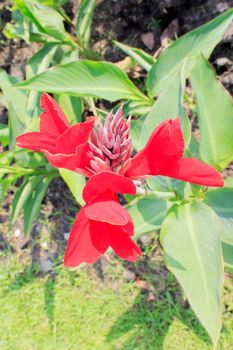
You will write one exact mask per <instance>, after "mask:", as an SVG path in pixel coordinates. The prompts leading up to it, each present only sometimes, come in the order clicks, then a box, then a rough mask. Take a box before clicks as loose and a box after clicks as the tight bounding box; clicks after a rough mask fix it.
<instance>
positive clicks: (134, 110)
mask: <svg viewBox="0 0 233 350" xmlns="http://www.w3.org/2000/svg"><path fill="white" fill-rule="evenodd" d="M152 104H153V100H151V104H149V101H148V104H145V103H143V101H127V102H126V103H125V104H124V106H123V111H124V113H125V115H126V116H127V115H133V116H136V115H138V116H140V117H141V116H142V115H144V114H147V113H149V112H150V110H151V106H152ZM140 119H141V118H140Z"/></svg>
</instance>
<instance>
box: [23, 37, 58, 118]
mask: <svg viewBox="0 0 233 350" xmlns="http://www.w3.org/2000/svg"><path fill="white" fill-rule="evenodd" d="M56 51H57V45H56V44H53V43H51V44H45V45H44V47H43V48H42V49H41V50H39V51H38V52H37V53H36V54H35V55H33V56H32V57H31V58H30V60H29V61H28V62H27V65H26V77H27V79H29V78H32V77H33V76H34V75H37V74H40V73H42V72H44V71H45V70H46V69H47V68H49V66H50V65H51V63H52V60H53V57H54V55H55V53H56ZM39 97H40V96H39V94H38V92H36V91H29V93H28V98H27V111H28V113H29V114H30V115H31V116H33V117H36V116H39V111H40V108H39Z"/></svg>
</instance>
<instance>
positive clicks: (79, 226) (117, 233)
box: [64, 171, 141, 267]
mask: <svg viewBox="0 0 233 350" xmlns="http://www.w3.org/2000/svg"><path fill="white" fill-rule="evenodd" d="M116 192H118V193H128V194H135V193H136V187H135V185H134V183H133V182H132V181H131V180H130V179H128V178H126V177H123V176H121V175H118V174H114V173H112V172H107V171H104V172H101V173H98V174H96V175H94V176H92V177H91V179H90V180H89V181H88V182H87V184H86V186H85V188H84V191H83V198H84V200H85V202H86V205H84V207H82V208H81V210H80V211H79V213H78V215H77V217H76V220H75V223H74V225H73V228H72V231H71V233H70V237H69V241H68V245H67V249H66V253H65V258H64V264H65V265H66V266H69V267H73V266H77V265H79V264H80V263H82V262H86V263H93V262H95V261H96V260H97V259H99V258H100V256H101V255H102V254H104V253H105V252H106V250H107V249H108V247H111V248H112V249H113V250H114V252H115V253H116V254H117V255H118V256H119V257H121V258H123V259H126V260H129V261H135V260H137V258H138V257H139V256H140V255H141V251H140V249H139V248H138V246H137V245H136V244H135V243H134V242H133V240H132V239H131V236H132V235H133V233H134V224H133V221H132V219H131V217H130V215H129V213H128V212H127V211H126V210H125V209H124V208H123V207H121V205H120V204H119V201H118V199H117V196H116Z"/></svg>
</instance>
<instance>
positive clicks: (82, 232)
mask: <svg viewBox="0 0 233 350" xmlns="http://www.w3.org/2000/svg"><path fill="white" fill-rule="evenodd" d="M89 229H90V224H89V220H88V219H87V218H86V217H85V215H84V211H83V208H82V209H81V210H80V212H79V213H78V215H77V217H76V219H75V223H74V225H73V227H72V230H71V233H70V237H69V240H68V245H67V248H66V253H65V257H64V264H65V265H66V266H68V267H74V266H77V265H79V264H81V263H83V262H86V263H89V264H91V263H94V262H95V261H96V260H98V259H99V258H100V256H101V254H102V253H101V252H100V251H99V250H97V249H96V247H95V246H94V245H93V242H92V239H91V237H90V230H89Z"/></svg>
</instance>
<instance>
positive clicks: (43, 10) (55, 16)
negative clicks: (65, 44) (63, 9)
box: [15, 0, 69, 41]
mask: <svg viewBox="0 0 233 350" xmlns="http://www.w3.org/2000/svg"><path fill="white" fill-rule="evenodd" d="M15 3H16V4H17V6H18V9H19V10H20V11H21V13H22V14H23V15H24V16H26V17H28V18H29V19H30V20H31V21H32V22H33V23H34V24H35V25H36V26H37V28H38V30H39V31H40V32H42V33H45V34H47V35H49V36H52V37H54V38H55V39H58V40H61V41H69V38H68V34H67V33H66V31H65V27H64V24H63V17H62V16H61V15H60V13H58V12H57V11H56V10H54V9H53V8H51V7H48V6H44V5H43V4H41V3H40V2H39V1H36V0H15Z"/></svg>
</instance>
